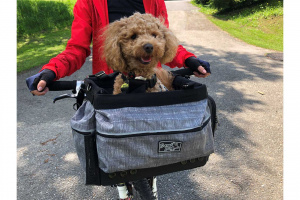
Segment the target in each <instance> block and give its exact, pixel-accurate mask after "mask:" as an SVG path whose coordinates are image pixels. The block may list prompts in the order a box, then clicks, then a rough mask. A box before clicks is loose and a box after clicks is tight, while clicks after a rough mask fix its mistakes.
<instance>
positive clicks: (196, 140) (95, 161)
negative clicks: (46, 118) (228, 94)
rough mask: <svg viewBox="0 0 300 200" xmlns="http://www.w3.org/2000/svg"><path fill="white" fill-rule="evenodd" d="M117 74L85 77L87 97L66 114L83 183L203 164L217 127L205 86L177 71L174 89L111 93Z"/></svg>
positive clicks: (107, 181) (134, 177)
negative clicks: (84, 176)
mask: <svg viewBox="0 0 300 200" xmlns="http://www.w3.org/2000/svg"><path fill="white" fill-rule="evenodd" d="M116 75H117V73H113V74H110V75H106V74H104V73H101V74H97V75H93V76H90V77H89V78H86V79H85V81H84V82H85V93H86V99H87V100H86V101H84V102H83V104H82V105H81V106H80V108H79V109H78V110H77V112H76V113H75V115H74V117H73V118H72V119H71V127H72V132H73V138H74V141H75V147H76V151H77V154H78V157H79V160H80V163H81V165H82V167H83V169H84V170H85V172H86V184H91V185H113V184H116V183H120V182H128V181H134V180H139V179H141V178H145V177H151V176H157V175H162V174H166V173H171V172H176V171H182V170H186V169H192V168H196V167H200V166H203V165H205V164H206V162H207V161H208V157H209V155H210V154H211V153H213V152H214V140H213V132H214V130H215V126H216V110H215V104H214V101H213V99H212V98H211V97H209V96H208V94H207V89H206V86H205V85H203V84H200V83H196V82H193V81H191V80H188V79H186V78H183V77H181V76H176V78H175V79H174V82H173V86H174V88H175V90H174V91H167V92H155V93H130V94H119V95H112V90H113V88H112V87H113V83H114V78H115V77H116Z"/></svg>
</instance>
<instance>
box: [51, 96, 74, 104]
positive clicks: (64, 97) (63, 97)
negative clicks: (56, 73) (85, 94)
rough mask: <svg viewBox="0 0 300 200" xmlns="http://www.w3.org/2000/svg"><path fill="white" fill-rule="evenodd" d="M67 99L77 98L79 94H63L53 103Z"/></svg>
mask: <svg viewBox="0 0 300 200" xmlns="http://www.w3.org/2000/svg"><path fill="white" fill-rule="evenodd" d="M66 98H75V99H76V98H77V94H62V95H59V96H58V97H55V98H54V99H53V103H55V102H56V101H58V100H61V99H66Z"/></svg>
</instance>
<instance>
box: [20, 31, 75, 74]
mask: <svg viewBox="0 0 300 200" xmlns="http://www.w3.org/2000/svg"><path fill="white" fill-rule="evenodd" d="M70 36H71V31H70V29H69V28H66V29H63V30H56V31H52V32H46V33H43V34H39V35H34V36H31V37H27V38H20V39H19V38H18V41H17V72H22V71H24V70H28V69H31V68H33V67H36V66H41V65H42V64H45V63H48V62H49V60H50V59H51V58H53V57H55V56H56V55H57V54H59V53H60V52H62V51H63V50H64V49H65V48H66V44H67V41H68V40H69V38H70Z"/></svg>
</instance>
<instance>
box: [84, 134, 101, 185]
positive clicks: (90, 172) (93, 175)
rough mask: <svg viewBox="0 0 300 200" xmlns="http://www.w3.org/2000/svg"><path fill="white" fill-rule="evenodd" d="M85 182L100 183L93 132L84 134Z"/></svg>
mask: <svg viewBox="0 0 300 200" xmlns="http://www.w3.org/2000/svg"><path fill="white" fill-rule="evenodd" d="M84 146H85V159H86V184H97V185H100V184H101V177H100V168H99V164H98V154H97V147H96V137H95V134H90V135H85V136H84Z"/></svg>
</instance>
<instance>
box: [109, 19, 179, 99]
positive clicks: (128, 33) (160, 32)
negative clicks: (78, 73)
mask: <svg viewBox="0 0 300 200" xmlns="http://www.w3.org/2000/svg"><path fill="white" fill-rule="evenodd" d="M104 38H105V41H104V46H103V47H104V48H103V56H104V59H105V60H106V62H107V64H108V66H110V67H111V68H112V69H113V70H114V71H119V72H121V73H123V74H125V75H126V74H128V73H134V74H135V75H136V76H142V77H144V78H146V79H150V78H151V77H152V76H153V74H156V75H157V77H158V79H159V80H158V81H157V83H156V85H155V86H154V88H149V89H148V90H147V92H157V91H161V89H160V88H159V84H161V82H162V83H163V85H165V86H166V87H167V88H168V89H169V90H170V89H171V85H172V84H171V82H172V76H171V75H170V74H171V73H169V72H167V71H165V70H163V69H162V68H158V67H157V65H158V63H159V62H160V63H162V64H164V63H168V62H170V61H172V60H173V58H174V57H175V55H176V52H177V47H178V40H177V38H176V37H175V35H174V34H173V33H172V32H171V31H170V30H169V29H168V28H167V27H166V26H165V25H164V24H163V22H162V21H161V20H160V19H157V18H155V17H153V16H152V15H151V14H140V13H135V14H134V15H132V16H130V17H128V18H122V19H120V20H119V21H115V22H113V23H111V24H110V25H109V26H108V28H107V29H106V30H105V31H104ZM123 84H124V80H123V79H122V75H121V74H120V75H118V76H117V77H116V79H115V84H114V92H113V94H119V93H121V86H122V85H123Z"/></svg>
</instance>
